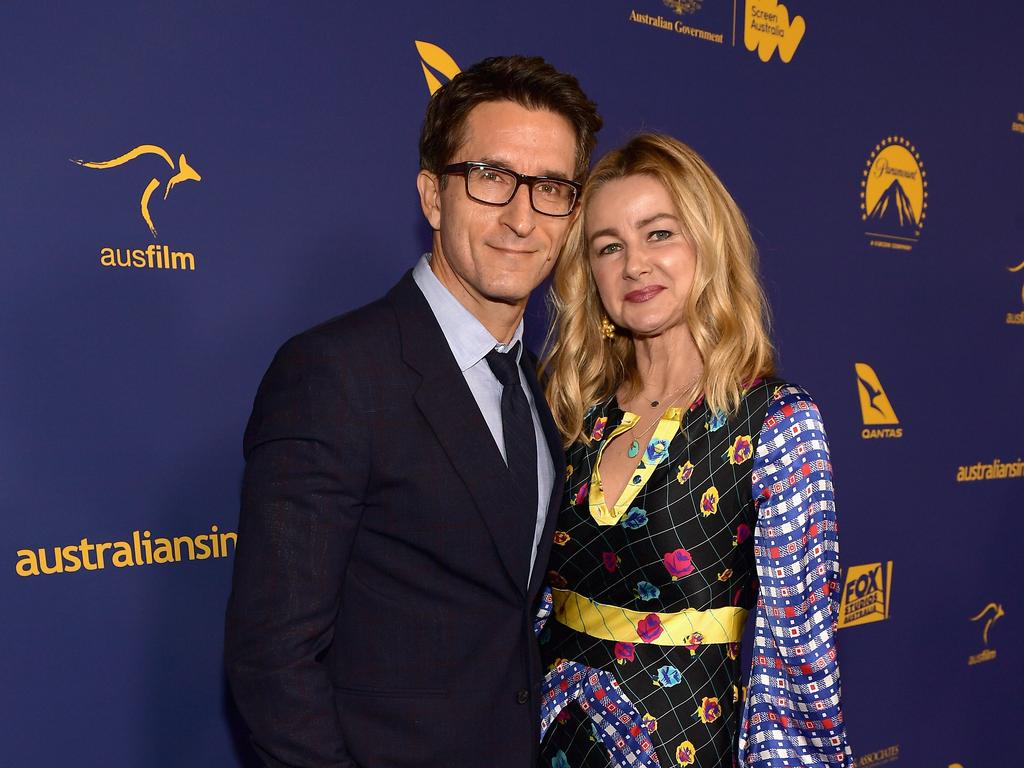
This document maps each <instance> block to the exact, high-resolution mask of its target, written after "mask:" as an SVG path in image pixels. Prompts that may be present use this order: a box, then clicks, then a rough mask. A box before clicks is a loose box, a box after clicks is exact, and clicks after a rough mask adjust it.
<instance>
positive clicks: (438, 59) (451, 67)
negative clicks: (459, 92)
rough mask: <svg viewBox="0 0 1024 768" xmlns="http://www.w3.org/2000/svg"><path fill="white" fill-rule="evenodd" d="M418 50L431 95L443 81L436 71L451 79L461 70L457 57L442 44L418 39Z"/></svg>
mask: <svg viewBox="0 0 1024 768" xmlns="http://www.w3.org/2000/svg"><path fill="white" fill-rule="evenodd" d="M416 50H417V51H419V54H420V66H421V67H423V76H424V77H425V78H426V79H427V89H428V90H429V91H430V95H431V96H433V95H434V93H435V92H436V91H437V90H438V89H439V88H440V87H441V81H440V79H439V78H438V76H437V75H435V74H434V72H437V73H438V74H440V75H441V76H443V77H444V78H445V79H446V80H451V79H452V78H453V77H455V76H456V75H457V74H459V72H460V71H461V70H460V69H459V65H458V64H456V63H455V59H453V58H452V57H451V56H449V55H448V52H447V51H446V50H444V48H441V47H440V46H437V45H434V44H433V43H424V42H423V41H422V40H417V41H416Z"/></svg>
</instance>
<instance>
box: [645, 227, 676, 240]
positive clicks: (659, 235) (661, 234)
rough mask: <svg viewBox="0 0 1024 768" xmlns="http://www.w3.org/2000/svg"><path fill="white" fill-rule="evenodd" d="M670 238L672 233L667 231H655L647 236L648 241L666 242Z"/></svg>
mask: <svg viewBox="0 0 1024 768" xmlns="http://www.w3.org/2000/svg"><path fill="white" fill-rule="evenodd" d="M670 237H672V233H671V232H669V231H668V230H667V229H656V230H654V231H653V232H651V234H650V235H649V236H648V238H647V239H648V240H667V239H668V238H670Z"/></svg>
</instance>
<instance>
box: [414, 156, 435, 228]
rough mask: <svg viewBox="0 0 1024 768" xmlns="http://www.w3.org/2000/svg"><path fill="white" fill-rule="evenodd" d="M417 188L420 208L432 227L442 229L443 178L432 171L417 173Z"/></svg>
mask: <svg viewBox="0 0 1024 768" xmlns="http://www.w3.org/2000/svg"><path fill="white" fill-rule="evenodd" d="M416 190H417V191H418V192H419V193H420V209H421V210H422V211H423V216H424V218H426V220H427V223H428V224H430V228H431V229H433V230H434V231H435V232H436V231H438V230H440V229H441V180H440V179H439V178H438V177H437V176H435V175H434V174H432V173H431V172H430V171H420V172H419V173H418V174H416Z"/></svg>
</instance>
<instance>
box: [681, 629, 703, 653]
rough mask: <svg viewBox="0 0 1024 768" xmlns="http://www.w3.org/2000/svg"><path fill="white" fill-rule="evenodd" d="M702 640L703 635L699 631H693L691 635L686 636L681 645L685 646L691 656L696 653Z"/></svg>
mask: <svg viewBox="0 0 1024 768" xmlns="http://www.w3.org/2000/svg"><path fill="white" fill-rule="evenodd" d="M703 642H704V635H702V634H701V633H700V632H694V633H693V634H692V635H690V636H689V637H687V638H686V642H684V643H683V647H685V648H686V649H687V650H688V651H689V652H690V655H691V656H693V655H694V654H695V653H697V649H698V648H700V645H701V643H703Z"/></svg>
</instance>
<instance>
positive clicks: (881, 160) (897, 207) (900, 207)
mask: <svg viewBox="0 0 1024 768" xmlns="http://www.w3.org/2000/svg"><path fill="white" fill-rule="evenodd" d="M864 166H865V168H864V171H863V174H862V178H861V182H860V213H861V220H862V221H864V223H865V226H866V229H865V231H864V234H865V235H867V236H868V238H869V240H868V244H869V245H871V246H873V247H875V248H889V249H892V250H897V251H909V250H911V249H912V248H913V247H914V244H915V243H917V241H918V239H919V238H920V237H921V231H922V230H923V229H924V222H925V217H926V216H927V212H928V180H927V178H926V176H927V173H926V172H925V169H924V163H923V162H922V160H921V154H920V153H919V152H918V151H917V148H916V147H915V146H914V145H913V144H911V143H910V142H909V141H907V140H906V139H905V138H903V137H902V136H887V137H886V138H884V139H882V140H881V141H880V142H878V143H877V144H876V145H875V148H874V149H873V150H871V154H870V156H869V157H868V159H867V161H866V162H865V164H864Z"/></svg>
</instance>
